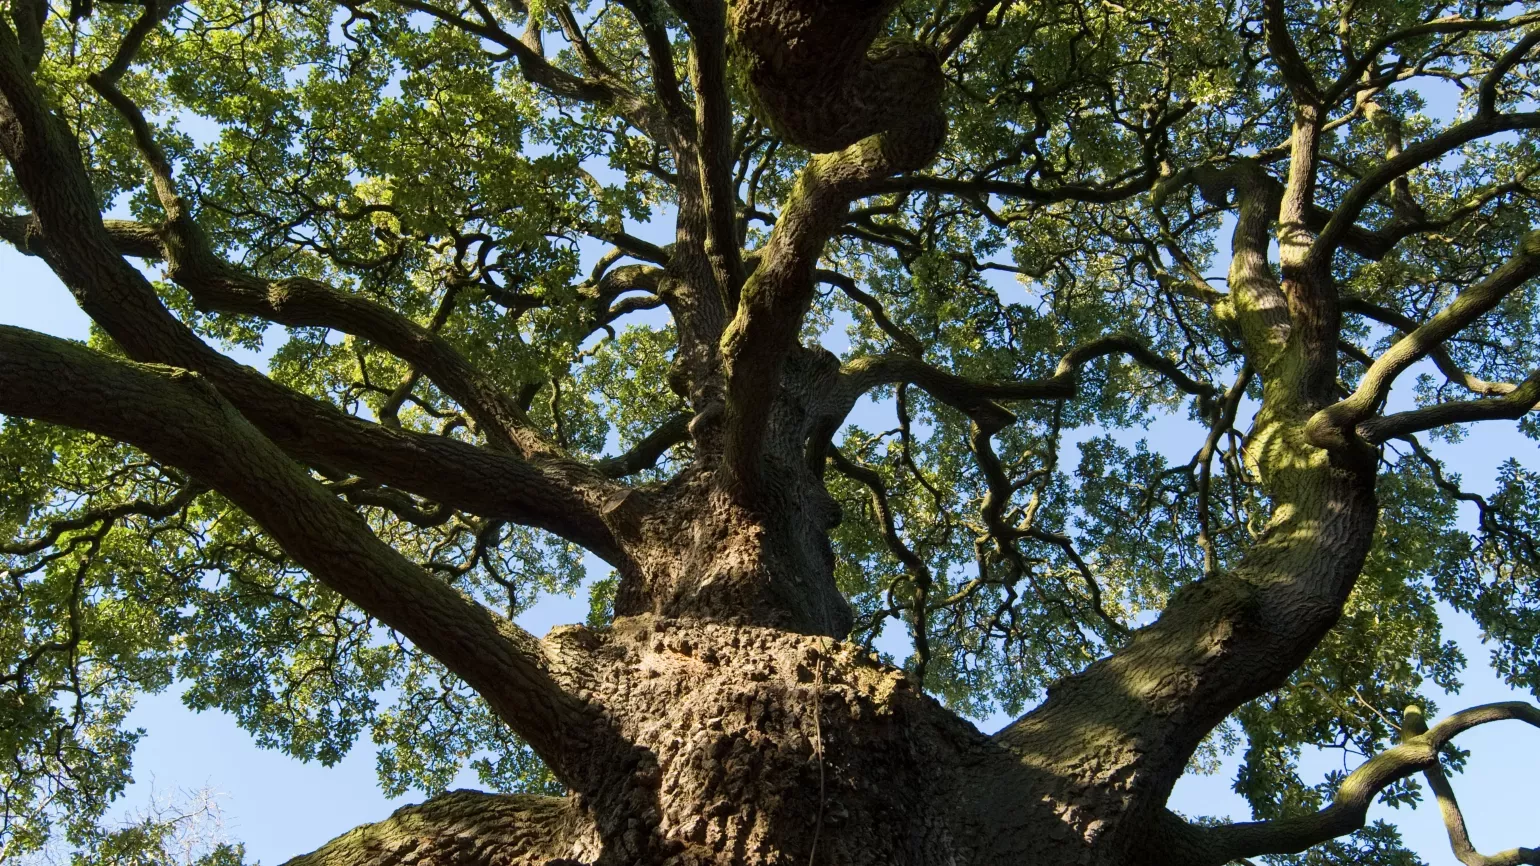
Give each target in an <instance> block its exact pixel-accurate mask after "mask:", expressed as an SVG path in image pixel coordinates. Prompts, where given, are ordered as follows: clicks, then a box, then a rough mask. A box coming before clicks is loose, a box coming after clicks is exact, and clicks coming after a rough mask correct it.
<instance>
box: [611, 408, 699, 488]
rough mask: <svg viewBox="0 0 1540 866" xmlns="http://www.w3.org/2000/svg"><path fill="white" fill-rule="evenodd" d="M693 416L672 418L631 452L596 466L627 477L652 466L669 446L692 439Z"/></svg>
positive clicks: (644, 438)
mask: <svg viewBox="0 0 1540 866" xmlns="http://www.w3.org/2000/svg"><path fill="white" fill-rule="evenodd" d="M691 417H692V416H690V415H687V414H685V413H683V412H681V413H679V414H678V415H674V416H672V417H670V418H669V419H668V420H667V421H664V422H663V423H662V424H660V425H658V429H656V430H654V431H652V432H651V433H648V434H647V435H646V436H644V437H642V440H641V441H640V442H637V443H636V444H635V445H632V446H631V449H630V450H629V451H627V452H625V453H624V454H620V455H618V456H615V457H607V458H605V459H603V460H600V461H599V462H598V463H597V464H596V466H597V467H598V469H599V471H600V472H602V473H604V474H605V475H606V476H608V477H610V478H624V477H626V476H627V475H635V474H636V473H638V472H641V471H643V470H646V469H651V468H652V467H654V466H656V465H657V464H658V460H659V458H661V457H662V456H663V455H664V454H665V453H667V451H668V449H670V448H672V447H674V446H675V445H678V444H679V443H681V442H684V441H686V440H688V439H689V438H690V418H691Z"/></svg>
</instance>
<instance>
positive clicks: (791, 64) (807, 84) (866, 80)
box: [730, 0, 946, 173]
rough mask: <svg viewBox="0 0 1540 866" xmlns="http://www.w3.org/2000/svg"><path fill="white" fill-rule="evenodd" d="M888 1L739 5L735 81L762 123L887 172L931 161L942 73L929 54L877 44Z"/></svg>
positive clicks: (899, 43) (906, 44) (896, 43)
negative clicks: (852, 152)
mask: <svg viewBox="0 0 1540 866" xmlns="http://www.w3.org/2000/svg"><path fill="white" fill-rule="evenodd" d="M895 5H896V4H895V3H893V2H891V0H880V2H871V0H845V2H836V0H738V2H735V3H734V4H733V7H732V12H731V20H730V23H731V27H732V32H733V38H734V43H733V44H734V53H735V60H736V63H737V66H738V71H739V74H740V75H741V76H742V77H743V79H744V81H745V83H746V85H747V90H748V92H749V94H750V96H751V98H752V99H753V101H754V103H755V107H756V109H757V111H758V113H759V114H760V117H761V119H762V120H764V121H765V122H766V123H767V124H769V125H770V127H771V128H772V129H774V130H775V132H776V134H778V135H780V136H781V137H782V138H784V139H786V140H787V141H788V142H790V143H792V144H795V145H797V146H798V147H802V148H806V149H807V150H810V151H812V152H814V153H832V152H836V151H841V150H844V149H846V148H848V147H850V146H851V145H854V144H856V143H858V142H862V141H864V140H866V139H869V138H872V137H873V136H877V139H876V140H875V141H872V142H870V143H869V145H868V147H866V148H863V150H865V151H866V152H867V153H868V154H879V153H880V155H881V156H882V157H883V161H884V162H885V163H886V166H885V168H886V169H887V173H894V172H901V171H912V170H914V169H918V168H920V167H922V166H924V165H925V164H926V163H928V162H930V160H931V159H933V158H934V157H935V155H936V152H937V151H938V150H940V147H941V144H942V142H943V141H944V140H945V137H946V116H945V114H944V113H943V112H942V110H941V88H942V85H943V83H944V79H943V78H942V75H941V64H940V61H939V60H938V59H937V57H936V54H935V52H934V51H932V50H931V49H930V48H929V47H928V46H925V45H922V44H920V43H917V42H913V41H909V40H904V39H893V38H886V37H881V36H879V34H880V33H881V30H882V25H883V22H884V21H885V20H886V19H887V17H888V13H889V12H891V11H892V9H893V7H894V6H895Z"/></svg>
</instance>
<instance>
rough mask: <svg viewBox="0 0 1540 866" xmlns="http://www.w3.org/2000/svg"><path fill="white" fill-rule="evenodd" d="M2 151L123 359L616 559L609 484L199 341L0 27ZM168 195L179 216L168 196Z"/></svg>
mask: <svg viewBox="0 0 1540 866" xmlns="http://www.w3.org/2000/svg"><path fill="white" fill-rule="evenodd" d="M150 144H151V145H153V142H150ZM0 151H3V152H4V153H5V155H6V157H7V159H8V160H9V162H10V165H11V169H12V173H13V176H14V178H15V179H16V181H17V183H18V185H19V186H20V187H21V189H22V191H23V192H24V193H25V195H26V196H27V198H28V200H29V201H30V203H31V205H32V209H33V217H32V219H33V220H34V225H35V228H29V229H28V232H29V237H30V236H33V235H34V234H40V235H41V237H42V240H41V242H40V245H38V244H35V245H34V248H39V247H40V248H41V249H43V250H46V251H47V252H48V255H49V259H48V261H49V264H50V266H51V267H52V268H53V270H54V272H55V273H56V274H57V275H58V276H59V278H60V280H61V281H62V282H63V283H64V284H65V285H66V286H67V287H68V288H69V289H70V291H71V292H72V293H73V294H74V296H75V298H76V300H77V302H78V303H79V304H80V306H81V308H82V309H83V310H84V311H85V312H86V314H87V315H89V316H90V317H91V318H92V319H93V320H94V321H95V322H96V323H97V324H98V325H100V326H101V327H102V328H103V330H105V331H106V332H107V333H108V334H109V335H110V336H111V337H112V338H113V339H114V340H115V341H116V342H117V343H118V345H119V346H121V347H122V348H123V350H124V351H125V352H126V353H127V354H128V356H129V357H131V358H134V359H136V360H140V361H153V362H158V363H166V364H170V365H172V366H176V367H179V368H182V369H187V370H194V371H197V372H199V373H202V374H204V375H206V376H208V377H209V381H211V382H213V383H214V384H215V386H216V387H218V388H219V390H220V393H221V394H222V395H223V396H224V397H225V398H226V399H229V400H231V401H232V402H233V403H235V404H237V405H238V406H239V407H240V409H241V411H242V413H243V414H245V416H246V417H247V418H249V419H251V420H252V422H253V423H255V424H258V425H259V426H260V427H261V428H262V429H263V431H264V433H265V434H266V435H268V436H269V437H271V438H272V439H273V440H274V441H275V442H277V443H278V444H279V445H280V446H282V447H284V448H285V449H286V450H287V451H288V452H289V453H290V454H291V455H292V456H294V457H295V458H296V459H300V460H303V461H305V462H308V463H311V464H312V465H329V466H333V467H335V468H337V469H340V470H343V471H347V472H350V473H352V474H355V475H359V476H362V477H365V478H369V479H371V480H375V481H379V482H382V483H385V484H388V485H389V486H392V487H396V488H398V489H402V490H408V491H411V492H413V493H416V494H419V495H421V496H423V497H425V498H427V499H430V500H433V501H437V502H443V503H446V504H451V505H454V506H456V507H464V508H465V509H466V510H469V511H473V512H476V513H480V514H485V515H500V516H506V517H508V518H509V519H513V520H517V521H518V522H520V523H525V524H527V525H532V526H539V527H541V528H544V529H549V530H550V531H552V532H555V533H557V534H558V535H561V536H563V537H566V538H569V539H570V540H572V541H574V542H576V543H578V544H582V545H583V546H585V547H587V548H588V549H590V550H593V551H594V552H595V553H598V554H599V555H600V556H603V557H605V558H606V559H611V558H616V559H621V560H623V558H624V557H623V554H621V553H620V551H619V548H618V546H617V545H616V543H615V541H614V538H613V536H612V535H611V533H610V531H609V529H608V528H607V527H606V526H605V525H604V523H603V520H602V519H601V518H600V516H599V513H598V510H597V509H598V505H599V503H601V502H602V501H604V499H605V497H607V496H608V495H609V493H610V491H609V490H607V489H606V490H595V489H593V488H592V483H593V482H596V481H597V482H604V483H602V484H601V485H600V486H601V487H606V488H607V487H608V482H607V481H604V479H602V477H601V476H598V475H597V473H594V472H593V471H592V470H591V469H585V468H583V467H581V466H580V465H578V464H575V463H571V462H570V461H545V462H543V463H541V464H540V465H539V466H536V465H534V464H531V463H529V462H526V461H523V460H519V459H517V458H516V457H514V456H513V455H499V454H495V453H492V452H488V451H486V450H484V449H479V448H476V447H474V446H472V445H468V444H466V443H462V442H458V441H456V440H453V439H448V438H445V437H439V436H430V435H425V434H413V433H408V432H406V431H401V430H391V429H389V428H386V427H383V426H381V425H378V424H372V423H369V422H367V421H364V420H363V419H360V418H357V417H354V416H352V415H349V414H347V413H345V412H343V411H341V410H340V409H338V408H336V407H334V406H332V405H330V404H328V403H324V402H322V401H318V400H315V399H312V398H309V397H306V396H304V395H301V394H299V393H297V392H295V391H293V390H291V389H289V388H286V387H284V386H283V385H280V384H278V383H276V382H274V381H272V380H271V379H269V378H267V377H266V376H263V375H262V374H260V373H258V372H257V371H255V370H252V369H250V368H249V367H246V366H244V365H241V364H239V363H236V362H235V361H233V360H231V359H230V358H227V357H225V356H224V355H221V354H220V353H218V352H216V351H214V350H213V349H212V348H210V347H209V346H208V345H207V344H205V343H204V342H203V341H202V340H200V339H198V337H197V336H196V335H195V334H193V333H192V332H191V331H190V330H189V329H188V328H187V327H186V326H185V325H184V324H183V323H181V322H180V321H178V320H177V319H176V318H175V317H173V316H172V315H171V314H170V312H169V311H167V310H166V308H165V306H164V305H163V304H162V303H161V302H160V299H159V298H158V297H157V296H156V293H155V290H154V288H153V287H152V286H151V285H150V284H149V282H148V281H147V280H146V279H145V277H144V275H143V274H141V273H140V272H139V271H138V270H136V269H135V268H133V267H132V266H130V265H129V264H128V263H127V262H126V261H124V260H123V258H122V257H121V255H120V254H119V252H118V250H117V249H116V248H115V244H114V242H113V239H112V236H111V235H110V234H109V233H108V230H107V228H106V227H105V226H104V225H103V223H102V219H101V214H100V211H99V210H98V205H97V202H96V196H95V193H94V192H93V191H92V188H91V184H90V181H89V179H88V178H87V177H86V174H85V169H84V166H83V165H82V164H81V162H80V156H79V150H78V148H77V147H76V146H75V144H74V143H73V142H72V141H71V140H70V136H69V132H68V128H67V127H66V125H65V124H63V123H62V122H59V121H58V119H57V118H56V117H55V116H54V115H53V114H52V112H51V111H50V110H49V108H48V107H47V103H46V100H44V98H43V96H42V94H41V93H40V92H39V90H38V88H37V86H36V84H35V83H34V82H33V81H32V79H31V76H30V74H29V73H28V72H27V71H26V69H25V68H24V66H23V65H22V64H21V63H20V61H19V58H18V47H17V45H16V43H15V42H14V37H11V36H10V34H9V31H8V30H7V29H5V28H0ZM165 192H166V195H165V197H164V198H165V200H166V201H168V202H170V203H171V204H172V205H173V206H175V205H176V204H177V201H178V200H177V198H176V196H175V191H174V190H166V191H165ZM164 240H167V239H163V241H164ZM585 478H587V479H588V480H587V481H584V479H585ZM585 489H586V490H587V491H588V492H586V493H585V492H584V491H585Z"/></svg>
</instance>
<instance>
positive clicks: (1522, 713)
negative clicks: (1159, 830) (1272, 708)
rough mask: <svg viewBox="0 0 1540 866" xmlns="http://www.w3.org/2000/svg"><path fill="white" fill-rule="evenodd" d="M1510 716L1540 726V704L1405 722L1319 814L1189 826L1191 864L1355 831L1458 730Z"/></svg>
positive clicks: (1281, 850) (1284, 850) (1432, 761)
mask: <svg viewBox="0 0 1540 866" xmlns="http://www.w3.org/2000/svg"><path fill="white" fill-rule="evenodd" d="M1413 709H1415V708H1413ZM1418 714H1419V715H1420V710H1419V711H1418ZM1508 719H1514V720H1518V721H1523V722H1527V723H1528V724H1530V725H1533V726H1535V727H1540V708H1536V707H1534V706H1531V705H1530V704H1526V703H1521V702H1508V703H1497V704H1485V705H1482V706H1479V707H1472V708H1471V709H1468V710H1464V711H1462V712H1458V713H1455V714H1454V715H1452V716H1450V717H1448V718H1446V719H1444V720H1443V721H1442V722H1439V723H1438V724H1437V725H1434V726H1433V727H1432V728H1431V729H1428V730H1426V731H1423V732H1418V731H1417V730H1416V726H1415V725H1404V726H1403V728H1402V740H1401V742H1400V743H1399V744H1397V745H1395V746H1392V747H1391V748H1389V749H1387V750H1385V751H1383V752H1381V753H1379V754H1378V755H1375V756H1374V757H1373V758H1370V759H1369V760H1368V761H1367V762H1366V763H1364V764H1363V765H1362V766H1360V767H1359V768H1358V769H1357V770H1354V771H1353V773H1352V774H1350V775H1349V776H1348V777H1347V778H1346V779H1344V780H1343V781H1342V785H1341V786H1340V787H1339V788H1338V789H1337V795H1336V797H1334V798H1333V799H1332V802H1331V805H1329V806H1327V807H1326V808H1324V809H1322V810H1320V811H1318V812H1314V813H1311V814H1309V815H1300V816H1297V817H1292V818H1280V819H1277V820H1273V821H1256V822H1247V823H1240V824H1220V825H1217V826H1213V827H1205V828H1198V827H1193V826H1191V825H1187V832H1189V833H1191V834H1192V835H1193V837H1194V841H1195V842H1196V843H1197V845H1198V848H1197V851H1195V852H1194V853H1197V852H1201V854H1202V856H1201V858H1200V859H1197V860H1196V861H1195V862H1197V863H1199V864H1213V866H1218V864H1221V863H1228V862H1229V861H1231V860H1235V859H1236V858H1239V857H1254V856H1257V855H1261V854H1294V853H1298V852H1300V851H1303V850H1305V849H1306V848H1309V847H1311V846H1312V845H1319V844H1320V843H1322V842H1325V841H1327V840H1330V839H1335V838H1337V837H1338V836H1343V835H1346V834H1348V833H1351V832H1353V831H1355V830H1358V829H1360V828H1362V827H1363V826H1364V821H1365V818H1366V816H1367V814H1368V811H1369V806H1370V804H1372V803H1373V802H1374V798H1375V796H1376V795H1378V794H1379V792H1380V791H1382V790H1384V789H1385V788H1386V787H1387V786H1389V785H1390V784H1391V783H1393V782H1396V781H1398V780H1400V779H1404V778H1406V777H1407V776H1410V775H1412V774H1413V773H1416V772H1419V771H1425V770H1429V769H1433V768H1437V767H1438V758H1439V750H1440V749H1442V748H1443V747H1444V746H1445V744H1447V743H1448V742H1449V741H1450V740H1451V739H1453V738H1454V736H1455V735H1456V734H1459V733H1461V732H1463V731H1467V730H1470V729H1471V728H1474V727H1476V726H1477V725H1484V724H1487V723H1489V722H1497V721H1503V720H1508ZM1519 850H1521V851H1527V849H1519ZM1512 862H1514V863H1524V862H1530V863H1532V862H1535V861H1534V860H1514V861H1512Z"/></svg>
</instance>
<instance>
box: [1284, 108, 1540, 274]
mask: <svg viewBox="0 0 1540 866" xmlns="http://www.w3.org/2000/svg"><path fill="white" fill-rule="evenodd" d="M1520 129H1540V112H1523V113H1514V114H1478V115H1477V116H1476V117H1473V118H1471V119H1470V120H1467V121H1465V122H1463V123H1457V124H1455V125H1454V126H1451V127H1449V128H1448V129H1446V130H1444V131H1443V132H1441V133H1439V134H1438V135H1434V136H1432V137H1429V138H1426V139H1423V140H1422V141H1419V142H1417V143H1415V144H1412V145H1411V146H1409V147H1407V148H1405V149H1404V150H1402V151H1401V152H1400V153H1399V154H1397V155H1396V156H1394V157H1392V158H1390V159H1387V160H1385V161H1384V162H1382V163H1380V164H1379V165H1378V166H1376V167H1375V168H1374V169H1373V170H1371V171H1369V172H1368V173H1367V174H1365V175H1364V176H1363V177H1361V178H1359V180H1358V182H1357V183H1355V184H1354V185H1353V186H1352V187H1351V188H1350V189H1349V190H1348V191H1347V193H1346V194H1344V195H1343V197H1342V201H1341V202H1339V203H1338V205H1337V207H1336V210H1335V211H1334V212H1333V214H1332V216H1331V219H1330V220H1328V221H1327V223H1326V225H1325V226H1323V227H1322V228H1321V231H1320V234H1319V235H1317V236H1316V239H1315V241H1314V243H1313V244H1312V245H1311V247H1310V252H1309V256H1310V258H1311V259H1312V260H1314V262H1316V263H1326V262H1330V261H1331V257H1332V254H1333V253H1335V252H1336V251H1337V248H1338V247H1341V246H1343V245H1344V244H1345V243H1346V239H1347V237H1348V236H1349V235H1350V234H1351V233H1352V231H1353V229H1354V226H1355V224H1356V223H1357V222H1358V217H1359V214H1361V213H1362V212H1363V209H1364V208H1365V207H1368V205H1369V202H1370V201H1372V200H1373V199H1374V197H1375V196H1376V195H1378V194H1379V193H1380V191H1381V190H1383V189H1384V188H1385V187H1387V186H1389V185H1390V184H1391V183H1393V182H1394V181H1395V180H1396V179H1397V178H1399V177H1402V176H1404V175H1406V174H1408V173H1409V172H1411V171H1413V170H1414V169H1417V168H1420V167H1421V166H1424V165H1427V164H1428V163H1430V162H1433V161H1434V160H1437V159H1439V158H1441V157H1443V156H1444V155H1445V154H1447V153H1449V152H1450V151H1452V150H1454V149H1455V148H1457V147H1459V146H1461V145H1463V144H1468V143H1469V142H1472V141H1475V140H1477V139H1479V138H1485V137H1487V136H1489V135H1496V134H1497V133H1500V132H1512V131H1515V130H1520Z"/></svg>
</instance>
